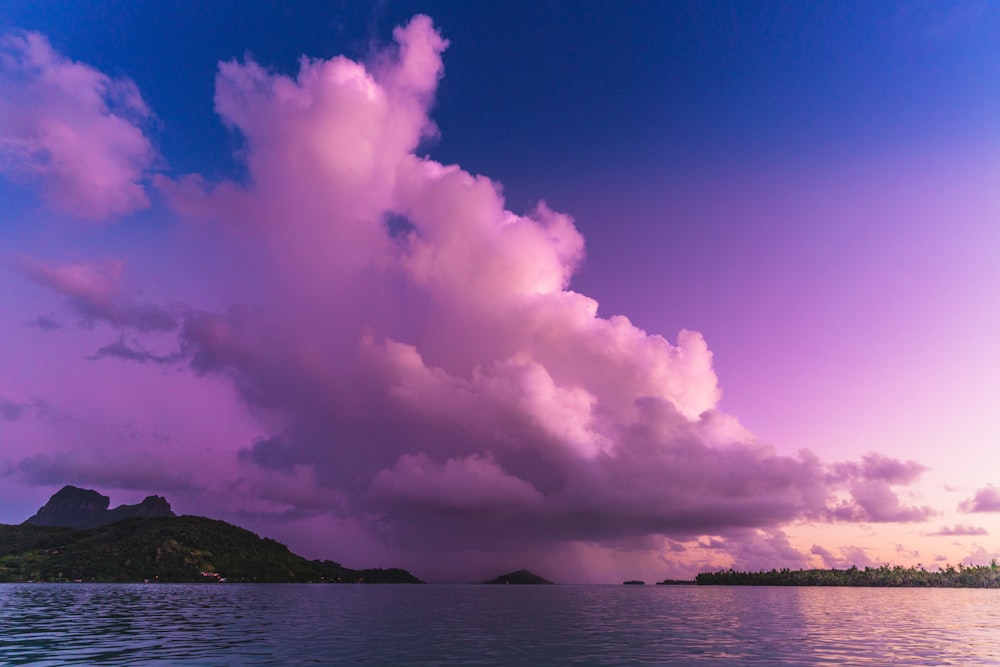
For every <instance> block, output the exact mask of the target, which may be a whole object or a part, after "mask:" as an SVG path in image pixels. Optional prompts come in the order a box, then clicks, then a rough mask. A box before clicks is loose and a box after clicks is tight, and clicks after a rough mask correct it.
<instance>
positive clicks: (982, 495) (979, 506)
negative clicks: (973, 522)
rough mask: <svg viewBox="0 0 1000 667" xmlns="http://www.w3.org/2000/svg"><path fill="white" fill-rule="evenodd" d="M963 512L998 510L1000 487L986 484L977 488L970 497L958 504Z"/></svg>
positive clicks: (999, 506)
mask: <svg viewBox="0 0 1000 667" xmlns="http://www.w3.org/2000/svg"><path fill="white" fill-rule="evenodd" d="M958 509H960V510H961V511H963V512H970V513H971V512H1000V489H998V488H997V487H995V486H993V485H992V484H987V485H986V486H984V487H983V488H981V489H977V490H976V493H975V494H974V495H973V496H972V497H971V498H966V499H965V500H963V501H962V502H961V503H960V504H959V506H958Z"/></svg>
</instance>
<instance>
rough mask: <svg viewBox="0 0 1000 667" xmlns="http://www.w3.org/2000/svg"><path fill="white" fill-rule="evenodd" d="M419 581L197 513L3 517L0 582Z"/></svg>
mask: <svg viewBox="0 0 1000 667" xmlns="http://www.w3.org/2000/svg"><path fill="white" fill-rule="evenodd" d="M220 579H224V580H225V581H228V582H261V583H263V582H270V583H278V582H331V583H336V582H357V581H364V582H366V583H419V580H418V579H417V578H416V577H414V576H413V575H411V574H410V573H409V572H406V571H405V570H398V569H389V570H381V569H369V570H352V569H349V568H345V567H342V566H341V565H340V564H338V563H334V562H332V561H309V560H306V559H305V558H302V557H301V556H297V555H296V554H294V553H292V552H291V551H289V550H288V547H286V546H285V545H283V544H281V543H279V542H276V541H274V540H271V539H268V538H261V537H258V536H257V535H255V534H254V533H252V532H250V531H249V530H245V529H243V528H240V527H238V526H234V525H232V524H229V523H226V522H225V521H217V520H214V519H207V518H204V517H198V516H181V517H158V518H137V519H127V520H125V521H119V522H117V523H113V524H111V525H106V526H100V527H97V528H90V529H86V530H78V529H74V528H55V527H48V526H34V525H29V524H22V525H19V526H9V525H2V524H0V582H14V581H74V580H81V581H102V582H135V581H144V580H149V581H160V582H202V581H203V582H208V581H219V580H220Z"/></svg>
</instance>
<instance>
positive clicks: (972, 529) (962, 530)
mask: <svg viewBox="0 0 1000 667" xmlns="http://www.w3.org/2000/svg"><path fill="white" fill-rule="evenodd" d="M927 534H928V535H934V536H941V537H952V536H961V535H989V531H988V530H986V529H985V528H982V527H980V526H970V525H969V524H966V523H957V524H955V525H954V526H941V528H940V529H939V530H936V531H934V532H933V533H927Z"/></svg>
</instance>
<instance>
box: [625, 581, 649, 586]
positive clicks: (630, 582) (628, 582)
mask: <svg viewBox="0 0 1000 667" xmlns="http://www.w3.org/2000/svg"><path fill="white" fill-rule="evenodd" d="M624 584H625V585H626V586H645V585H646V582H645V581H640V580H638V579H629V580H628V581H626V582H624Z"/></svg>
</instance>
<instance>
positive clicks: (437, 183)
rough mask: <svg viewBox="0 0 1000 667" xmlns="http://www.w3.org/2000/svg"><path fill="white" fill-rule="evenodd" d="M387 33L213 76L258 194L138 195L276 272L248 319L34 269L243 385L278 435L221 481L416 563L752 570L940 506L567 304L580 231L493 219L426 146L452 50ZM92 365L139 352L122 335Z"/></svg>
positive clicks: (641, 338) (544, 215)
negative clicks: (289, 62)
mask: <svg viewBox="0 0 1000 667" xmlns="http://www.w3.org/2000/svg"><path fill="white" fill-rule="evenodd" d="M394 37H395V40H396V44H395V46H394V47H392V48H390V49H387V50H385V51H384V52H382V53H381V54H379V55H377V56H376V57H374V58H373V59H372V61H371V63H369V64H368V65H365V64H362V63H357V62H352V61H351V60H348V59H346V58H343V57H337V58H333V59H330V60H313V59H309V58H303V59H302V60H301V61H300V64H299V71H298V74H297V75H296V76H295V77H291V76H287V75H284V74H281V73H276V72H272V71H270V70H268V69H267V68H266V67H264V66H262V65H260V64H258V63H256V62H254V61H252V60H246V61H244V62H237V61H230V62H225V63H222V64H220V66H219V70H218V74H217V77H216V95H215V108H216V110H217V112H218V113H219V115H220V117H221V119H222V121H223V122H224V123H225V124H226V125H227V126H229V127H230V128H232V130H233V131H234V132H235V133H237V134H238V136H239V137H240V138H241V140H242V142H243V146H242V148H241V150H240V152H239V154H238V157H239V159H241V160H243V161H245V164H246V167H247V175H248V176H247V179H246V180H245V181H242V182H235V181H222V182H218V183H211V182H208V181H207V180H206V179H205V178H204V177H202V176H200V175H197V174H190V175H186V176H181V177H178V178H175V179H173V178H168V177H166V176H162V175H161V176H159V177H157V178H156V179H155V183H156V186H157V187H158V188H159V189H160V191H161V192H162V193H163V194H164V195H165V196H166V197H167V199H168V200H169V201H170V203H171V204H172V206H174V208H175V209H176V210H177V211H178V212H180V213H181V214H183V215H185V216H189V217H192V218H197V219H198V220H200V221H201V222H202V223H203V224H201V225H197V226H195V227H194V230H195V231H194V233H198V230H203V233H205V234H216V233H224V234H228V235H230V238H232V239H235V240H238V243H233V244H231V245H232V252H233V253H234V255H235V256H236V259H237V263H238V260H239V259H240V258H242V260H243V261H244V262H245V265H244V268H245V269H246V271H244V274H251V273H252V274H253V275H257V276H264V277H265V278H264V280H262V282H263V283H265V284H266V289H263V290H250V289H248V292H247V296H248V301H252V302H253V305H252V306H251V305H245V306H235V305H234V306H233V307H231V308H229V309H228V310H223V311H220V312H209V311H202V312H193V311H192V312H186V313H184V314H183V315H182V316H180V317H177V316H174V315H171V314H170V312H168V311H167V310H166V309H162V308H157V307H155V306H151V305H146V304H142V303H141V302H139V301H137V300H136V299H135V298H134V297H133V296H132V295H130V294H129V293H127V292H126V291H125V290H124V289H123V288H122V287H121V273H122V266H121V265H119V264H114V263H109V264H106V265H65V266H49V265H41V264H31V265H29V266H28V268H27V269H26V273H28V274H29V275H31V276H32V277H34V278H35V279H36V280H38V281H39V282H41V283H44V284H46V285H48V286H50V287H52V288H53V289H56V290H57V291H59V292H61V293H63V294H65V295H66V296H67V297H68V298H69V299H70V302H71V303H72V304H73V306H74V308H75V309H76V310H77V312H78V313H79V314H80V315H81V316H82V317H83V318H84V319H85V320H86V321H103V322H107V323H109V324H112V325H114V326H117V327H121V328H131V329H133V330H134V331H136V332H138V333H142V332H157V331H168V330H171V329H173V328H174V327H176V328H177V330H178V332H179V339H180V349H181V350H182V351H183V354H184V358H185V359H186V360H187V361H188V363H189V364H190V367H191V368H192V369H193V370H194V371H195V372H196V373H198V374H201V375H205V376H207V375H218V376H221V377H224V378H227V379H228V380H230V381H231V382H232V384H233V386H234V387H235V389H236V391H237V392H238V395H239V396H240V397H241V398H242V399H243V401H244V402H245V403H246V405H247V406H248V407H249V408H250V409H251V411H252V413H253V414H254V415H255V416H256V417H258V419H259V420H260V423H261V424H262V425H264V426H265V427H266V428H267V429H268V430H269V432H270V434H271V437H265V438H262V439H260V440H258V441H256V442H255V443H253V444H252V445H251V446H250V447H248V448H245V449H243V450H242V451H240V452H239V454H238V455H237V459H238V465H239V466H241V467H242V468H241V470H243V471H244V472H245V475H244V476H243V477H242V478H241V481H240V482H239V484H237V485H235V486H234V487H233V488H234V489H240V490H241V492H243V493H247V494H257V495H258V496H260V497H263V496H267V497H268V498H271V499H273V500H274V504H275V506H280V507H281V508H282V509H281V511H282V512H287V511H289V509H288V508H292V509H293V510H297V511H299V512H301V513H305V514H308V513H316V512H322V511H327V512H331V513H336V514H337V515H338V516H345V517H349V518H351V519H353V520H359V521H363V522H364V523H365V524H366V525H370V526H373V527H376V528H373V531H376V530H377V532H378V535H379V537H380V539H383V540H384V541H385V542H387V543H391V544H393V545H396V546H398V547H402V548H406V549H410V550H420V549H430V550H433V549H445V548H449V549H450V548H461V549H466V550H475V549H483V550H491V551H494V552H499V551H503V550H524V549H530V548H534V547H538V546H539V545H548V546H549V547H552V546H553V545H560V544H592V545H600V546H601V548H604V547H608V548H617V546H616V545H624V544H629V543H631V542H630V541H631V540H635V539H640V538H642V537H643V536H649V535H663V536H668V537H670V538H671V539H672V540H673V541H671V542H667V544H674V545H677V544H680V543H681V542H680V541H684V540H694V539H696V538H698V537H699V536H703V535H713V536H715V539H716V540H718V542H719V545H720V547H719V548H720V549H722V550H724V551H726V553H729V554H731V555H732V557H733V558H734V559H735V560H736V562H738V563H740V564H742V565H743V566H746V567H750V566H755V565H756V564H761V565H764V564H766V565H767V566H768V567H771V566H774V564H775V563H778V564H787V565H788V566H801V565H803V564H804V563H805V562H806V558H807V557H806V555H804V554H802V553H800V552H798V551H797V550H795V549H794V548H793V547H791V545H789V543H788V540H787V537H785V536H784V534H783V533H781V531H780V526H782V525H785V524H787V523H789V522H791V521H796V520H812V521H829V520H845V521H866V522H867V521H920V520H924V519H926V518H927V517H928V516H930V514H931V512H930V510H929V509H928V508H925V507H910V506H907V505H904V504H903V503H902V501H901V500H900V499H899V497H898V495H897V492H896V487H899V486H905V485H908V484H910V483H912V482H913V481H914V480H915V479H917V477H918V476H919V475H920V474H921V473H922V472H923V470H924V468H923V467H922V466H920V465H919V464H917V463H915V462H903V461H897V460H895V459H889V458H886V457H882V456H878V455H869V456H866V457H864V458H863V459H862V460H861V461H860V462H846V463H837V464H830V463H826V462H823V461H821V460H819V459H818V458H817V457H816V456H815V455H813V454H811V453H810V452H808V451H801V452H797V453H794V454H785V453H781V452H779V451H776V450H775V449H774V448H772V447H769V446H766V445H764V444H762V443H760V442H758V441H757V440H756V439H755V438H754V436H753V435H752V434H751V433H749V432H748V431H747V430H746V429H745V428H743V427H742V425H740V423H739V422H738V421H737V420H736V419H735V418H734V417H731V416H729V415H726V414H724V413H722V412H720V411H719V410H718V407H717V405H718V401H719V399H720V394H721V392H720V389H719V386H718V381H717V378H716V375H715V372H714V370H713V364H712V353H711V351H710V350H709V348H708V345H707V344H706V341H705V340H704V339H703V337H702V336H701V335H700V334H699V333H697V332H694V331H681V332H680V333H679V334H678V335H677V336H676V339H675V340H668V339H666V338H664V337H663V336H660V335H657V334H655V333H650V332H647V331H644V330H643V329H641V328H639V327H637V326H636V325H635V324H633V323H632V322H631V321H630V320H629V319H628V318H627V317H624V316H621V315H615V316H611V317H606V316H601V315H598V304H597V302H596V301H594V300H593V299H591V298H589V297H587V296H585V295H583V294H580V293H578V292H576V291H574V290H573V289H572V277H573V275H574V272H575V271H576V270H577V268H578V267H579V266H580V264H581V262H582V261H583V258H584V241H583V238H582V236H581V234H580V233H579V231H578V230H577V229H576V227H575V225H574V223H573V220H572V218H570V217H569V216H568V215H566V214H563V213H560V212H557V211H553V210H552V209H551V208H549V207H548V206H546V205H545V204H544V203H540V204H539V205H537V206H536V207H534V208H533V209H532V210H530V211H528V212H525V213H515V212H513V211H510V210H508V209H507V207H506V202H505V201H504V198H503V195H502V189H501V187H500V185H499V184H498V183H496V182H494V181H492V180H490V179H489V178H487V177H485V176H482V175H475V174H471V173H469V172H467V171H464V170H463V169H461V168H460V167H459V166H456V165H444V164H441V163H438V162H436V161H434V160H432V159H430V158H428V157H423V156H421V155H420V154H419V152H420V146H421V142H422V141H424V140H425V139H426V138H428V137H430V136H433V135H434V134H435V133H436V132H437V128H436V127H435V126H434V124H433V122H432V121H431V120H430V117H429V110H430V108H431V105H432V104H433V99H434V94H435V90H436V86H437V82H438V80H439V79H440V77H441V76H442V75H443V71H444V70H443V64H442V59H441V54H442V52H443V51H444V49H445V48H446V46H447V42H446V41H445V40H444V39H443V38H442V37H441V36H440V35H439V34H438V32H437V31H436V30H435V29H434V26H433V24H432V23H431V21H430V19H428V18H426V17H416V18H414V19H413V20H412V21H411V22H410V23H409V24H408V25H407V26H405V27H403V28H399V29H397V30H396V31H395V33H394ZM218 230H223V231H222V232H219V231H218ZM241 253H242V254H241ZM242 277H243V275H240V276H230V277H228V280H229V282H228V283H227V285H228V284H230V283H238V282H239V281H238V280H235V279H236V278H242ZM97 356H100V357H117V358H123V359H130V360H133V361H156V359H155V358H153V356H152V355H151V353H148V352H146V350H145V348H143V347H142V346H141V345H140V344H139V343H138V342H136V341H133V340H131V339H130V340H129V341H128V342H126V340H125V339H124V338H122V339H119V341H118V342H117V343H112V344H111V345H109V346H106V348H102V350H101V351H99V352H98V355H97ZM43 463H47V462H34V463H32V464H31V465H27V464H26V465H27V468H25V471H44V470H48V469H50V468H51V467H52V466H51V465H48V467H46V466H45V465H42V464H43ZM33 474H36V477H37V476H38V475H41V473H33ZM43 476H44V475H43ZM48 477H53V475H51V474H49V475H48ZM279 501H280V502H279ZM262 511H263V510H262ZM664 548H667V547H664Z"/></svg>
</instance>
